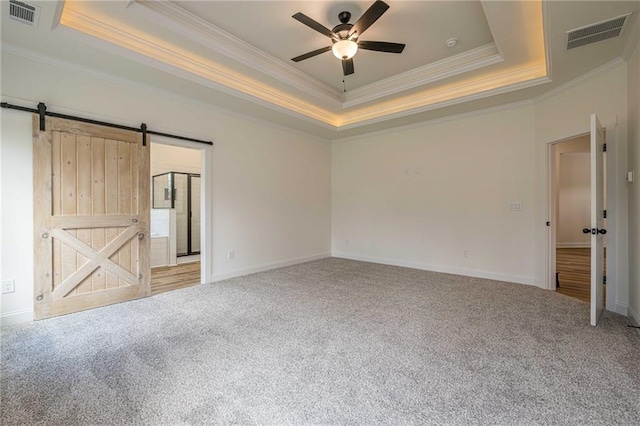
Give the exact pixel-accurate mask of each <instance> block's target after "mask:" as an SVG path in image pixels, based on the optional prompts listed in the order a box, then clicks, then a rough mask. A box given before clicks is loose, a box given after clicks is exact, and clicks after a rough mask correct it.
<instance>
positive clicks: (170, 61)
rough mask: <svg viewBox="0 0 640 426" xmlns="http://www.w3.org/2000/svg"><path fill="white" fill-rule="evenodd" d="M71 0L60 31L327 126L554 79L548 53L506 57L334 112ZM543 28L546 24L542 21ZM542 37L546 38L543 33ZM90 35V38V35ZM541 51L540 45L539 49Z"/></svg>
mask: <svg viewBox="0 0 640 426" xmlns="http://www.w3.org/2000/svg"><path fill="white" fill-rule="evenodd" d="M71 4H73V3H70V4H69V3H68V4H67V7H66V8H65V11H64V12H63V16H62V19H61V25H60V26H59V27H58V29H60V30H64V31H69V32H71V33H73V34H74V35H75V36H76V37H81V38H83V39H84V40H85V41H89V42H90V43H94V44H98V45H100V46H102V47H106V48H107V50H111V51H113V52H116V53H118V54H120V55H122V56H125V57H128V58H130V59H133V60H135V61H138V62H140V63H143V64H146V65H148V66H151V67H154V68H156V69H160V70H163V71H166V72H168V73H171V74H173V75H176V76H178V77H182V78H185V79H188V80H190V81H193V82H196V83H198V84H202V85H203V86H205V87H210V88H214V89H217V90H220V91H221V92H224V93H228V94H230V95H233V96H237V97H238V98H241V99H245V100H249V101H252V102H254V103H256V104H259V105H262V106H265V107H267V108H270V109H273V110H276V111H279V112H284V113H286V114H288V115H291V116H294V117H298V118H302V119H304V120H306V121H310V122H314V123H315V124H318V125H321V126H323V127H325V128H332V129H333V130H343V129H348V128H353V127H359V126H363V125H367V124H371V123H374V122H381V121H385V120H388V119H393V118H398V117H402V116H407V115H412V114H416V113H419V112H423V111H429V110H432V109H437V108H442V107H445V106H448V105H453V104H457V103H462V102H466V101H470V100H474V99H479V98H483V97H488V96H493V95H495V94H500V93H506V92H509V91H512V90H518V89H521V88H524V87H531V86H533V85H537V84H542V83H545V82H548V81H549V79H548V78H547V74H546V61H545V57H544V55H542V56H540V57H536V58H535V60H534V61H530V62H527V63H521V64H519V65H518V64H511V65H509V66H507V65H508V63H507V62H505V66H503V67H501V69H500V70H499V71H498V72H496V71H495V70H494V71H489V72H487V73H485V74H484V75H483V76H481V77H477V78H473V77H468V78H466V79H463V80H460V79H456V81H452V82H449V83H447V84H446V85H445V86H438V87H435V88H431V89H427V90H423V91H420V92H414V93H411V94H407V95H403V96H401V97H396V98H393V99H388V100H386V101H382V102H378V103H375V104H372V105H368V106H363V107H362V108H360V109H358V110H354V111H350V112H343V113H342V114H340V113H338V112H333V111H329V110H327V109H324V108H322V107H320V106H318V105H316V104H313V103H311V102H308V101H305V100H302V99H299V98H296V97H295V96H292V95H291V94H289V93H287V92H285V91H282V90H280V89H276V88H274V87H272V86H269V85H268V84H266V83H264V82H261V81H259V80H256V79H253V78H250V77H248V76H245V75H243V74H241V73H238V72H237V71H235V70H233V69H230V68H228V67H225V66H222V65H220V64H218V63H216V62H214V61H213V60H211V59H209V58H202V57H199V56H196V55H193V54H192V53H191V52H188V51H181V50H179V49H178V48H176V47H174V46H171V45H169V44H165V43H163V42H162V40H158V39H154V40H153V41H151V40H148V39H147V38H146V37H141V36H140V35H138V34H133V33H130V32H129V31H128V30H124V29H121V28H118V27H116V26H114V25H113V23H106V22H102V21H100V20H98V19H95V18H93V17H91V16H87V15H85V14H83V13H79V12H78V11H76V10H74V9H73V8H70V7H69V6H70V5H71ZM539 28H540V30H542V27H541V26H539ZM534 35H535V36H536V37H537V36H539V40H540V41H541V42H544V41H543V37H542V36H541V34H534ZM87 39H88V40H87ZM538 50H540V49H539V48H538Z"/></svg>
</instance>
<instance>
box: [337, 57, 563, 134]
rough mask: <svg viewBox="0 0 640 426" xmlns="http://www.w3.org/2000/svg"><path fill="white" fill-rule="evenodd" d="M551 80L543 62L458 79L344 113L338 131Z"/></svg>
mask: <svg viewBox="0 0 640 426" xmlns="http://www.w3.org/2000/svg"><path fill="white" fill-rule="evenodd" d="M550 81H551V80H550V79H549V78H548V77H547V76H546V67H545V66H544V64H533V65H527V66H524V67H521V68H517V69H514V70H512V71H509V72H505V73H501V74H499V75H493V76H490V77H487V78H480V79H472V80H469V81H467V82H459V83H455V84H452V85H448V86H446V87H444V88H434V89H431V90H426V91H423V92H420V93H416V94H413V95H409V96H405V97H404V98H399V99H393V100H391V101H388V102H384V103H379V104H376V107H375V109H372V108H363V109H361V110H356V111H353V112H351V113H347V114H345V115H343V116H342V117H341V120H340V123H339V126H338V131H341V130H347V129H351V128H354V127H359V126H364V125H367V124H373V123H377V122H380V121H384V120H389V119H393V118H399V117H404V116H406V115H410V114H417V113H420V112H425V111H430V110H433V109H438V108H444V107H447V106H451V105H456V104H459V103H463V102H469V101H473V100H476V99H481V98H486V97H488V96H495V95H499V94H502V93H507V92H512V91H514V90H521V89H525V88H528V87H533V86H538V85H540V84H545V83H549V82H550Z"/></svg>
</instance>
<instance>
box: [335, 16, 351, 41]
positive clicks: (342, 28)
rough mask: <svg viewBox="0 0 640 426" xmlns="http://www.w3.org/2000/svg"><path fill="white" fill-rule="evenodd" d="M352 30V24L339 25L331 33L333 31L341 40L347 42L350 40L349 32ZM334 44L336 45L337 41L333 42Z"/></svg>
mask: <svg viewBox="0 0 640 426" xmlns="http://www.w3.org/2000/svg"><path fill="white" fill-rule="evenodd" d="M343 13H344V12H343ZM346 13H349V12H346ZM351 28H353V25H351V24H346V23H345V24H338V25H336V26H335V27H333V29H332V30H331V31H333V32H334V33H335V34H336V35H337V36H338V37H340V40H346V39H348V38H349V31H351ZM333 42H334V43H335V42H336V40H333Z"/></svg>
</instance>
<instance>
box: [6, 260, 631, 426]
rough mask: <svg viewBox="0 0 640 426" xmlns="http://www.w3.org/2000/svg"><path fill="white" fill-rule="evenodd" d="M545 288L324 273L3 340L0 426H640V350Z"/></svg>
mask: <svg viewBox="0 0 640 426" xmlns="http://www.w3.org/2000/svg"><path fill="white" fill-rule="evenodd" d="M626 324H627V319H626V318H624V317H621V316H618V315H615V314H611V313H605V315H604V318H603V319H602V322H601V324H600V325H599V326H598V327H597V328H592V327H590V326H589V325H588V305H587V304H586V303H583V302H580V301H578V300H574V299H571V298H569V297H566V296H563V295H560V294H555V293H553V292H548V291H543V290H540V289H537V288H533V287H529V286H523V285H518V284H510V283H503V282H497V281H490V280H483V279H474V278H468V277H461V276H456V275H447V274H438V273H432V272H426V271H419V270H413V269H406V268H397V267H392V266H384V265H376V264H370V263H364V262H354V261H349V260H343V259H325V260H320V261H316V262H310V263H305V264H301V265H296V266H292V267H287V268H282V269H278V270H274V271H269V272H265V273H260V274H255V275H251V276H247V277H241V278H236V279H231V280H227V281H223V282H219V283H215V284H207V285H201V286H197V287H191V288H187V289H183V290H178V291H174V292H170V293H163V294H159V295H157V296H153V297H150V298H147V299H144V300H137V301H133V302H128V303H122V304H118V305H113V306H109V307H105V308H100V309H95V310H92V311H88V312H82V313H78V314H73V315H67V316H64V317H58V318H54V319H50V320H45V321H40V322H36V323H29V324H22V325H18V326H13V327H8V328H5V329H4V330H3V331H2V358H1V359H2V367H1V371H0V372H1V374H2V378H1V385H2V386H1V390H2V401H1V402H2V406H1V409H0V410H1V423H2V424H3V425H13V424H59V425H75V424H172V425H173V424H278V425H281V424H296V425H297V424H354V425H359V424H362V425H364V424H366V425H369V424H393V425H398V424H509V425H511V424H563V425H565V424H581V425H582V424H614V423H617V424H640V337H639V334H638V333H637V332H636V331H635V330H633V329H631V328H628V327H626Z"/></svg>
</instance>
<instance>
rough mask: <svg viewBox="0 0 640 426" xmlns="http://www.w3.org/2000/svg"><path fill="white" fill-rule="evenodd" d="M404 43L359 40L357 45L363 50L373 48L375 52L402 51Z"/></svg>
mask: <svg viewBox="0 0 640 426" xmlns="http://www.w3.org/2000/svg"><path fill="white" fill-rule="evenodd" d="M404 46H405V45H404V44H401V43H389V42H386V41H359V42H358V47H359V48H360V49H365V50H375V51H376V52H388V53H402V51H403V50H404Z"/></svg>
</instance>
